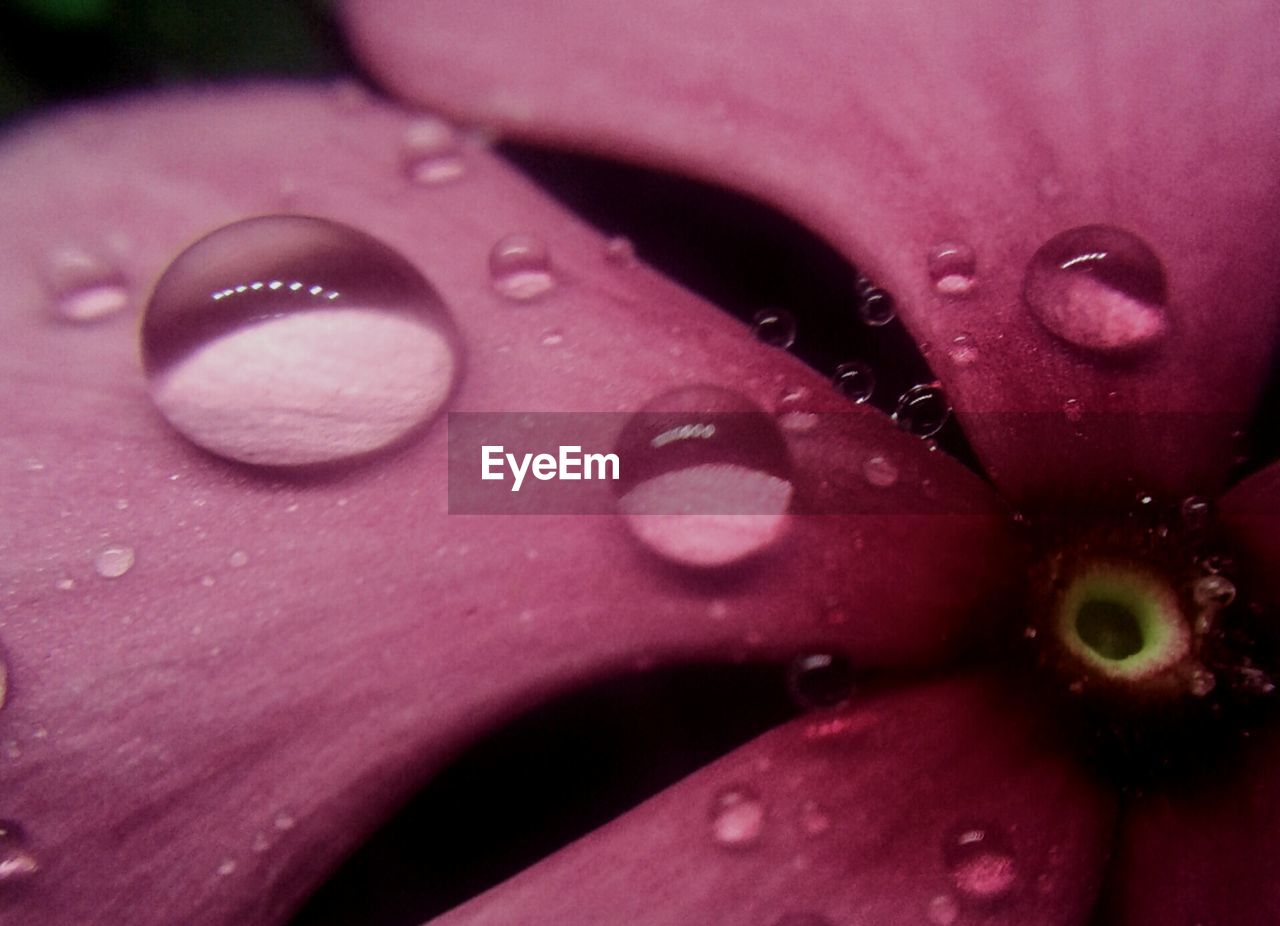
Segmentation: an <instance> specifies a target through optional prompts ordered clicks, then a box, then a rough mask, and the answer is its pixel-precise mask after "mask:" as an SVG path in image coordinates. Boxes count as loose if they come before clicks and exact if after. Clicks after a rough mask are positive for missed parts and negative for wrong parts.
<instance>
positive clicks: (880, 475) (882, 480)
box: [862, 453, 898, 489]
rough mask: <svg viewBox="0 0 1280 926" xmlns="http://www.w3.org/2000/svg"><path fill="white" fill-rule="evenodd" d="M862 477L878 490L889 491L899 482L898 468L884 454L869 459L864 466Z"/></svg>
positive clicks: (864, 462) (874, 455)
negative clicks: (890, 487)
mask: <svg viewBox="0 0 1280 926" xmlns="http://www.w3.org/2000/svg"><path fill="white" fill-rule="evenodd" d="M862 475H863V476H864V477H866V480H867V482H869V483H871V484H872V485H873V486H875V487H876V488H878V489H887V488H888V487H889V486H891V485H893V484H894V483H895V482H897V481H898V467H897V465H896V464H894V462H893V461H892V460H890V459H889V458H888V457H886V456H884V455H882V454H878V453H877V454H873V455H872V456H869V457H867V459H866V460H865V461H863V464H862Z"/></svg>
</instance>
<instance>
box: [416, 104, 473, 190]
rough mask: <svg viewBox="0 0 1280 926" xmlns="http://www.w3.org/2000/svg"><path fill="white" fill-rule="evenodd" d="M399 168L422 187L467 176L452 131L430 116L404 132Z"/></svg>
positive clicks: (455, 135) (465, 166)
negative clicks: (422, 185)
mask: <svg viewBox="0 0 1280 926" xmlns="http://www.w3.org/2000/svg"><path fill="white" fill-rule="evenodd" d="M400 164H401V168H402V169H403V170H404V174H405V176H406V177H408V178H409V179H410V180H412V181H413V182H414V183H421V184H425V185H434V184H437V183H445V182H447V181H449V180H456V179H457V178H459V177H461V176H462V175H463V174H465V173H466V172H467V162H466V161H465V160H464V159H463V157H462V152H461V150H460V149H459V147H458V137H457V134H456V133H455V132H454V130H453V127H452V126H450V125H449V124H448V123H447V122H445V121H444V120H442V119H436V118H434V117H430V116H426V117H423V118H421V119H418V120H416V121H414V122H413V123H411V124H410V125H409V127H408V128H407V129H405V131H404V138H403V140H402V141H401V147H400Z"/></svg>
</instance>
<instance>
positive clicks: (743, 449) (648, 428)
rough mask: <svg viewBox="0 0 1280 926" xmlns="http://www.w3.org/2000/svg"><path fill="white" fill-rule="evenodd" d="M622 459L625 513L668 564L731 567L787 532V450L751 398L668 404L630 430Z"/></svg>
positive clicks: (698, 395)
mask: <svg viewBox="0 0 1280 926" xmlns="http://www.w3.org/2000/svg"><path fill="white" fill-rule="evenodd" d="M617 452H618V456H619V459H620V461H621V476H622V478H621V479H620V480H619V481H618V482H617V483H616V484H615V485H616V488H617V491H618V494H619V500H618V506H619V510H620V511H621V512H622V514H623V516H624V517H625V519H626V523H627V526H628V527H629V528H630V530H631V531H632V533H633V534H634V535H635V536H636V537H637V538H638V539H639V540H640V541H641V542H642V543H644V544H645V546H647V547H648V548H649V549H651V550H652V551H653V552H655V553H657V554H659V555H660V556H663V557H665V558H667V559H669V560H672V561H673V562H677V563H680V564H682V565H687V566H700V567H711V566H724V565H728V564H730V563H736V562H738V561H740V560H743V559H745V558H746V557H749V556H751V555H753V554H755V553H758V552H761V551H762V550H764V549H766V548H768V547H769V546H771V545H772V544H773V543H775V542H776V541H777V540H778V539H779V538H780V537H781V536H782V535H783V534H784V532H785V530H786V526H787V523H788V513H787V512H788V509H789V508H790V505H791V498H792V495H793V493H794V489H793V486H792V483H791V464H790V459H789V457H788V454H787V448H786V443H785V441H784V440H783V437H782V434H781V432H780V431H779V430H778V426H777V425H776V424H775V423H774V421H773V419H772V418H770V417H769V416H768V415H767V414H765V412H764V411H762V410H761V409H760V408H759V407H757V406H756V405H755V404H754V403H752V402H751V401H750V400H749V399H747V398H746V397H745V396H741V395H739V394H737V393H735V392H730V391H728V390H726V389H720V388H718V387H714V386H694V387H690V388H686V389H678V390H675V391H673V392H669V393H666V394H664V395H662V396H659V397H658V398H657V399H654V400H653V401H652V402H650V403H649V404H647V405H646V406H645V407H644V408H642V409H641V410H640V411H639V412H637V413H636V414H635V415H633V416H632V418H631V419H630V420H629V421H628V422H627V424H626V426H625V427H624V428H623V431H622V435H621V436H620V437H619V440H618V447H617Z"/></svg>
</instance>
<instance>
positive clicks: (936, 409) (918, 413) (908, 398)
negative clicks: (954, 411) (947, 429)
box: [893, 383, 951, 437]
mask: <svg viewBox="0 0 1280 926" xmlns="http://www.w3.org/2000/svg"><path fill="white" fill-rule="evenodd" d="M950 417H951V406H950V405H949V404H948V403H947V397H946V394H945V393H944V392H943V391H942V385H941V384H940V383H921V384H920V385H918V386H912V387H911V388H910V389H908V390H907V391H906V392H904V393H903V394H902V395H901V396H900V397H899V399H898V406H897V408H895V409H894V412H893V420H894V421H896V422H898V427H900V428H902V430H904V431H906V432H907V433H908V434H914V435H915V436H916V437H933V435H935V434H937V433H938V432H939V431H941V430H942V428H943V426H944V425H945V424H946V423H947V419H948V418H950Z"/></svg>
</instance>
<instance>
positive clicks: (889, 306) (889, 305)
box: [858, 286, 898, 328]
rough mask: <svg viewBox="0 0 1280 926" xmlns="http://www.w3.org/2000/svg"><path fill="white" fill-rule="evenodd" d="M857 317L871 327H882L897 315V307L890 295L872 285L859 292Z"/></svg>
mask: <svg viewBox="0 0 1280 926" xmlns="http://www.w3.org/2000/svg"><path fill="white" fill-rule="evenodd" d="M858 317H859V318H861V319H862V321H863V322H864V323H865V324H868V325H870V326H871V327H872V328H882V327H884V326H885V325H887V324H889V322H891V321H893V320H894V319H895V318H897V317H898V307H897V306H896V305H895V304H894V301H893V297H892V296H890V295H889V294H888V293H886V292H885V291H884V290H883V289H878V288H877V287H874V286H872V287H870V288H868V289H866V291H865V292H863V293H861V294H860V298H859V299H858Z"/></svg>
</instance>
